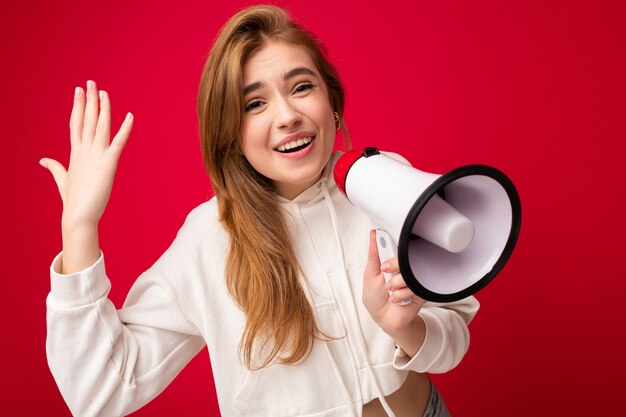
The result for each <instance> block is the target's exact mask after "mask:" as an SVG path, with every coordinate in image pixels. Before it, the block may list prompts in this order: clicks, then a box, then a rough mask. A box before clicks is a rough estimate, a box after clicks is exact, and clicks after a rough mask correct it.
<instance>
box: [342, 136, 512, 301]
mask: <svg viewBox="0 0 626 417" xmlns="http://www.w3.org/2000/svg"><path fill="white" fill-rule="evenodd" d="M334 176H335V182H336V183H337V185H338V187H339V189H340V190H341V191H342V193H343V194H344V195H345V196H346V197H347V198H348V200H349V201H350V202H351V203H352V204H354V205H356V206H357V207H359V208H360V209H361V210H362V211H363V212H365V214H367V215H368V216H369V217H370V219H371V220H372V222H373V223H375V224H376V225H377V226H378V227H379V230H378V232H377V243H378V248H379V253H380V254H381V260H385V259H388V258H389V257H390V256H397V257H398V262H399V265H400V273H401V274H402V276H403V278H404V280H405V282H406V284H407V286H408V287H409V288H410V289H411V291H413V292H414V293H415V294H416V295H418V296H419V297H421V298H423V299H425V300H428V301H436V302H451V301H456V300H459V299H462V298H465V297H467V296H469V295H472V294H474V293H475V292H477V291H478V290H480V289H481V288H483V287H484V286H485V285H487V284H488V283H489V282H490V281H491V280H492V279H493V278H494V277H495V276H496V275H497V274H498V272H500V270H501V269H502V267H503V266H504V264H505V263H506V261H507V260H508V259H509V257H510V255H511V253H512V251H513V248H514V246H515V243H516V241H517V237H518V235H519V229H520V225H521V205H520V200H519V196H518V194H517V191H516V190H515V187H514V186H513V183H512V182H511V181H510V180H509V178H508V177H506V175H504V174H503V173H502V172H500V171H498V170H497V169H495V168H492V167H488V166H485V165H469V166H464V167H460V168H457V169H454V170H452V171H450V172H448V173H446V174H443V175H437V174H432V173H427V172H423V171H420V170H418V169H415V168H413V167H412V166H410V165H408V164H405V163H403V162H400V161H397V160H395V159H393V158H391V157H389V156H387V155H384V154H381V153H380V152H378V150H377V149H376V148H366V149H365V150H363V151H357V150H353V151H348V152H346V153H345V154H344V155H342V156H341V157H340V158H339V160H338V161H337V163H336V165H335V168H334ZM382 195H384V196H385V198H381V196H382Z"/></svg>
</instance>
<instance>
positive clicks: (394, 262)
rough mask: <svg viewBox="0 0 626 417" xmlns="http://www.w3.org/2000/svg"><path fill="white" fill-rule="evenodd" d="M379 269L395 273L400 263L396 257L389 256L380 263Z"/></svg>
mask: <svg viewBox="0 0 626 417" xmlns="http://www.w3.org/2000/svg"><path fill="white" fill-rule="evenodd" d="M380 269H381V270H382V271H383V272H386V273H390V274H397V273H398V272H400V265H399V264H398V258H396V257H394V258H389V259H387V260H386V261H385V262H383V264H382V265H381V267H380Z"/></svg>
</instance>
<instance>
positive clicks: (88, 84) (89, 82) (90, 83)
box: [87, 80, 95, 91]
mask: <svg viewBox="0 0 626 417" xmlns="http://www.w3.org/2000/svg"><path fill="white" fill-rule="evenodd" d="M94 85H95V83H94V82H93V81H91V80H89V81H87V90H90V91H91V90H93V89H94Z"/></svg>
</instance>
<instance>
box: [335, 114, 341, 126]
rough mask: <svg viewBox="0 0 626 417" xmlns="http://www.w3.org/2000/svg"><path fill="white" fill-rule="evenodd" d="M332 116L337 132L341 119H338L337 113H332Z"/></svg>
mask: <svg viewBox="0 0 626 417" xmlns="http://www.w3.org/2000/svg"><path fill="white" fill-rule="evenodd" d="M333 114H334V115H335V127H337V130H339V129H340V128H341V119H340V118H339V113H337V112H334V113H333Z"/></svg>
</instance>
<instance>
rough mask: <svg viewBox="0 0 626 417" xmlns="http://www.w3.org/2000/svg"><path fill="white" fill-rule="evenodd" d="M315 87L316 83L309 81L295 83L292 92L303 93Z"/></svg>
mask: <svg viewBox="0 0 626 417" xmlns="http://www.w3.org/2000/svg"><path fill="white" fill-rule="evenodd" d="M315 87H316V85H315V84H313V83H309V82H304V83H300V84H298V85H296V87H295V88H294V89H293V93H294V94H300V93H304V92H306V91H309V90H312V89H314V88H315Z"/></svg>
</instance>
